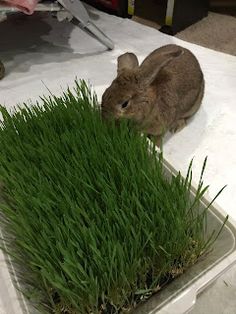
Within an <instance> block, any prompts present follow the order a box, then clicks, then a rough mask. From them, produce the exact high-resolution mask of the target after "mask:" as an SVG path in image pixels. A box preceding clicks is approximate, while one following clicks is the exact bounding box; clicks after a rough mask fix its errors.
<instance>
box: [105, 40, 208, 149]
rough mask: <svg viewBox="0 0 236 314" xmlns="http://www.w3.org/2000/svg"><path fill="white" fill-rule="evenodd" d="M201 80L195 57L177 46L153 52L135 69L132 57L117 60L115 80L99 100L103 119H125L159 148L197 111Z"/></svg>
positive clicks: (201, 85) (202, 79)
mask: <svg viewBox="0 0 236 314" xmlns="http://www.w3.org/2000/svg"><path fill="white" fill-rule="evenodd" d="M203 94H204V77H203V73H202V71H201V68H200V65H199V63H198V61H197V59H196V57H195V56H194V55H193V54H192V53H191V52H190V51H189V50H187V49H185V48H183V47H180V46H177V45H166V46H163V47H161V48H158V49H156V50H154V51H153V52H152V53H151V54H150V55H149V56H148V57H147V58H146V59H145V60H144V61H143V63H142V64H141V65H140V66H139V63H138V59H137V57H136V56H135V55H134V54H133V53H125V54H123V55H121V56H120V57H118V69H117V77H116V79H115V80H114V81H113V82H112V84H111V86H110V87H108V88H107V89H106V91H105V92H104V94H103V96H102V116H103V118H109V117H113V118H115V119H120V118H127V119H131V120H132V121H133V122H135V124H136V126H137V127H138V129H139V130H140V131H142V132H144V133H146V134H147V135H149V136H151V137H153V138H154V140H155V142H156V144H157V145H160V142H161V138H162V136H163V135H164V134H165V132H167V131H172V132H176V131H178V130H180V129H182V128H183V127H184V126H185V124H186V120H187V119H188V118H190V117H191V116H192V115H194V113H195V112H197V110H198V109H199V107H200V105H201V101H202V98H203Z"/></svg>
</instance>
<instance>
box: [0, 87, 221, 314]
mask: <svg viewBox="0 0 236 314" xmlns="http://www.w3.org/2000/svg"><path fill="white" fill-rule="evenodd" d="M1 112H2V115H3V122H2V124H1V127H0V147H1V153H0V180H1V184H2V193H3V199H4V200H3V201H2V203H3V205H2V206H1V212H2V219H1V222H2V228H3V233H4V235H5V239H6V242H7V248H8V251H9V253H10V254H11V256H12V259H13V261H14V263H15V265H17V266H18V267H17V268H18V276H19V278H20V279H21V280H22V281H23V283H24V287H25V291H24V292H25V293H26V294H27V295H28V296H29V297H30V298H31V299H32V301H33V302H35V304H36V305H37V306H38V307H40V309H41V312H42V313H44V312H46V313H66V314H72V313H82V314H84V313H116V312H120V311H125V310H128V309H130V308H131V307H133V306H134V305H135V304H137V303H139V302H140V300H144V299H146V298H147V297H148V296H150V295H151V294H152V293H154V292H156V291H157V290H159V289H160V287H161V286H162V285H163V284H165V283H166V282H168V281H169V280H171V279H173V278H175V277H176V276H177V275H179V274H181V273H182V272H183V271H184V269H185V268H186V267H188V266H190V265H192V264H193V263H195V262H196V261H197V259H198V257H199V256H200V255H202V254H203V253H204V252H205V251H206V249H208V248H209V246H210V245H211V244H212V242H213V241H214V238H215V236H216V235H217V232H218V230H216V234H212V235H211V236H210V237H208V238H206V230H205V222H206V211H207V208H206V210H203V211H202V212H201V213H200V212H199V211H197V210H196V209H197V207H198V205H199V200H200V198H201V197H202V195H203V194H204V192H205V190H206V189H205V188H203V185H202V179H200V183H199V188H198V191H197V196H196V198H195V199H194V200H191V199H190V197H189V196H190V191H189V188H190V184H191V177H192V176H191V167H190V169H189V172H188V176H187V178H186V179H182V178H181V176H180V175H178V176H173V177H172V178H171V179H170V180H167V179H166V177H165V175H164V174H163V165H162V158H161V157H158V156H157V154H156V153H155V151H154V149H153V150H151V151H150V149H149V146H148V145H149V144H148V143H147V140H146V138H145V137H142V136H140V135H138V134H137V133H136V132H135V131H132V130H130V129H129V128H128V125H127V124H126V123H125V122H124V123H121V125H120V126H119V127H116V126H115V124H114V123H112V122H111V123H109V124H106V123H103V122H102V121H101V118H100V110H99V108H98V106H97V100H96V97H95V96H94V95H93V94H92V93H91V91H90V88H89V87H88V86H87V85H86V84H85V82H83V81H82V82H79V83H78V82H76V88H75V91H73V93H72V92H71V91H70V90H68V91H67V92H65V93H64V94H63V96H62V97H59V98H58V97H54V96H52V95H51V97H49V98H47V99H46V98H43V99H42V104H41V105H39V104H36V105H34V106H32V107H30V108H29V107H27V106H24V107H22V108H21V109H18V111H15V112H14V113H13V114H9V113H8V112H7V111H6V109H5V108H3V107H1Z"/></svg>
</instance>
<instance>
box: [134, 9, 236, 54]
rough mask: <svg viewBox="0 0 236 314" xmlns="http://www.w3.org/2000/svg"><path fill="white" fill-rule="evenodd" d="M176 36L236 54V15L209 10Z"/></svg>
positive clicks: (143, 22)
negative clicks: (204, 15)
mask: <svg viewBox="0 0 236 314" xmlns="http://www.w3.org/2000/svg"><path fill="white" fill-rule="evenodd" d="M133 20H134V21H136V22H139V23H141V24H144V25H147V26H151V27H153V28H156V29H159V28H160V25H158V24H157V23H155V22H151V21H148V20H145V19H142V18H139V17H136V16H135V17H133ZM175 37H176V38H179V39H182V40H185V41H188V42H190V43H194V44H197V45H200V46H203V47H206V48H210V49H214V50H216V51H220V52H224V53H228V54H231V55H236V16H230V15H224V14H219V13H214V12H209V15H208V16H207V17H205V18H204V19H202V20H201V21H199V22H197V23H195V24H193V25H191V26H190V27H188V28H186V29H185V30H183V31H181V32H179V33H177V34H176V36H175Z"/></svg>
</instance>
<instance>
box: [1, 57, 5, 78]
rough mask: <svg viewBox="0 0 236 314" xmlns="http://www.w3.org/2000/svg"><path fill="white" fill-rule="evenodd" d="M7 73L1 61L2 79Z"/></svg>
mask: <svg viewBox="0 0 236 314" xmlns="http://www.w3.org/2000/svg"><path fill="white" fill-rule="evenodd" d="M4 75H5V68H4V65H3V63H2V62H1V61H0V80H1V79H2V78H3V77H4Z"/></svg>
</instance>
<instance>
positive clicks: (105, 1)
mask: <svg viewBox="0 0 236 314" xmlns="http://www.w3.org/2000/svg"><path fill="white" fill-rule="evenodd" d="M97 2H98V3H100V4H102V5H104V6H105V7H107V8H109V9H112V10H118V8H119V0H97Z"/></svg>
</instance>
